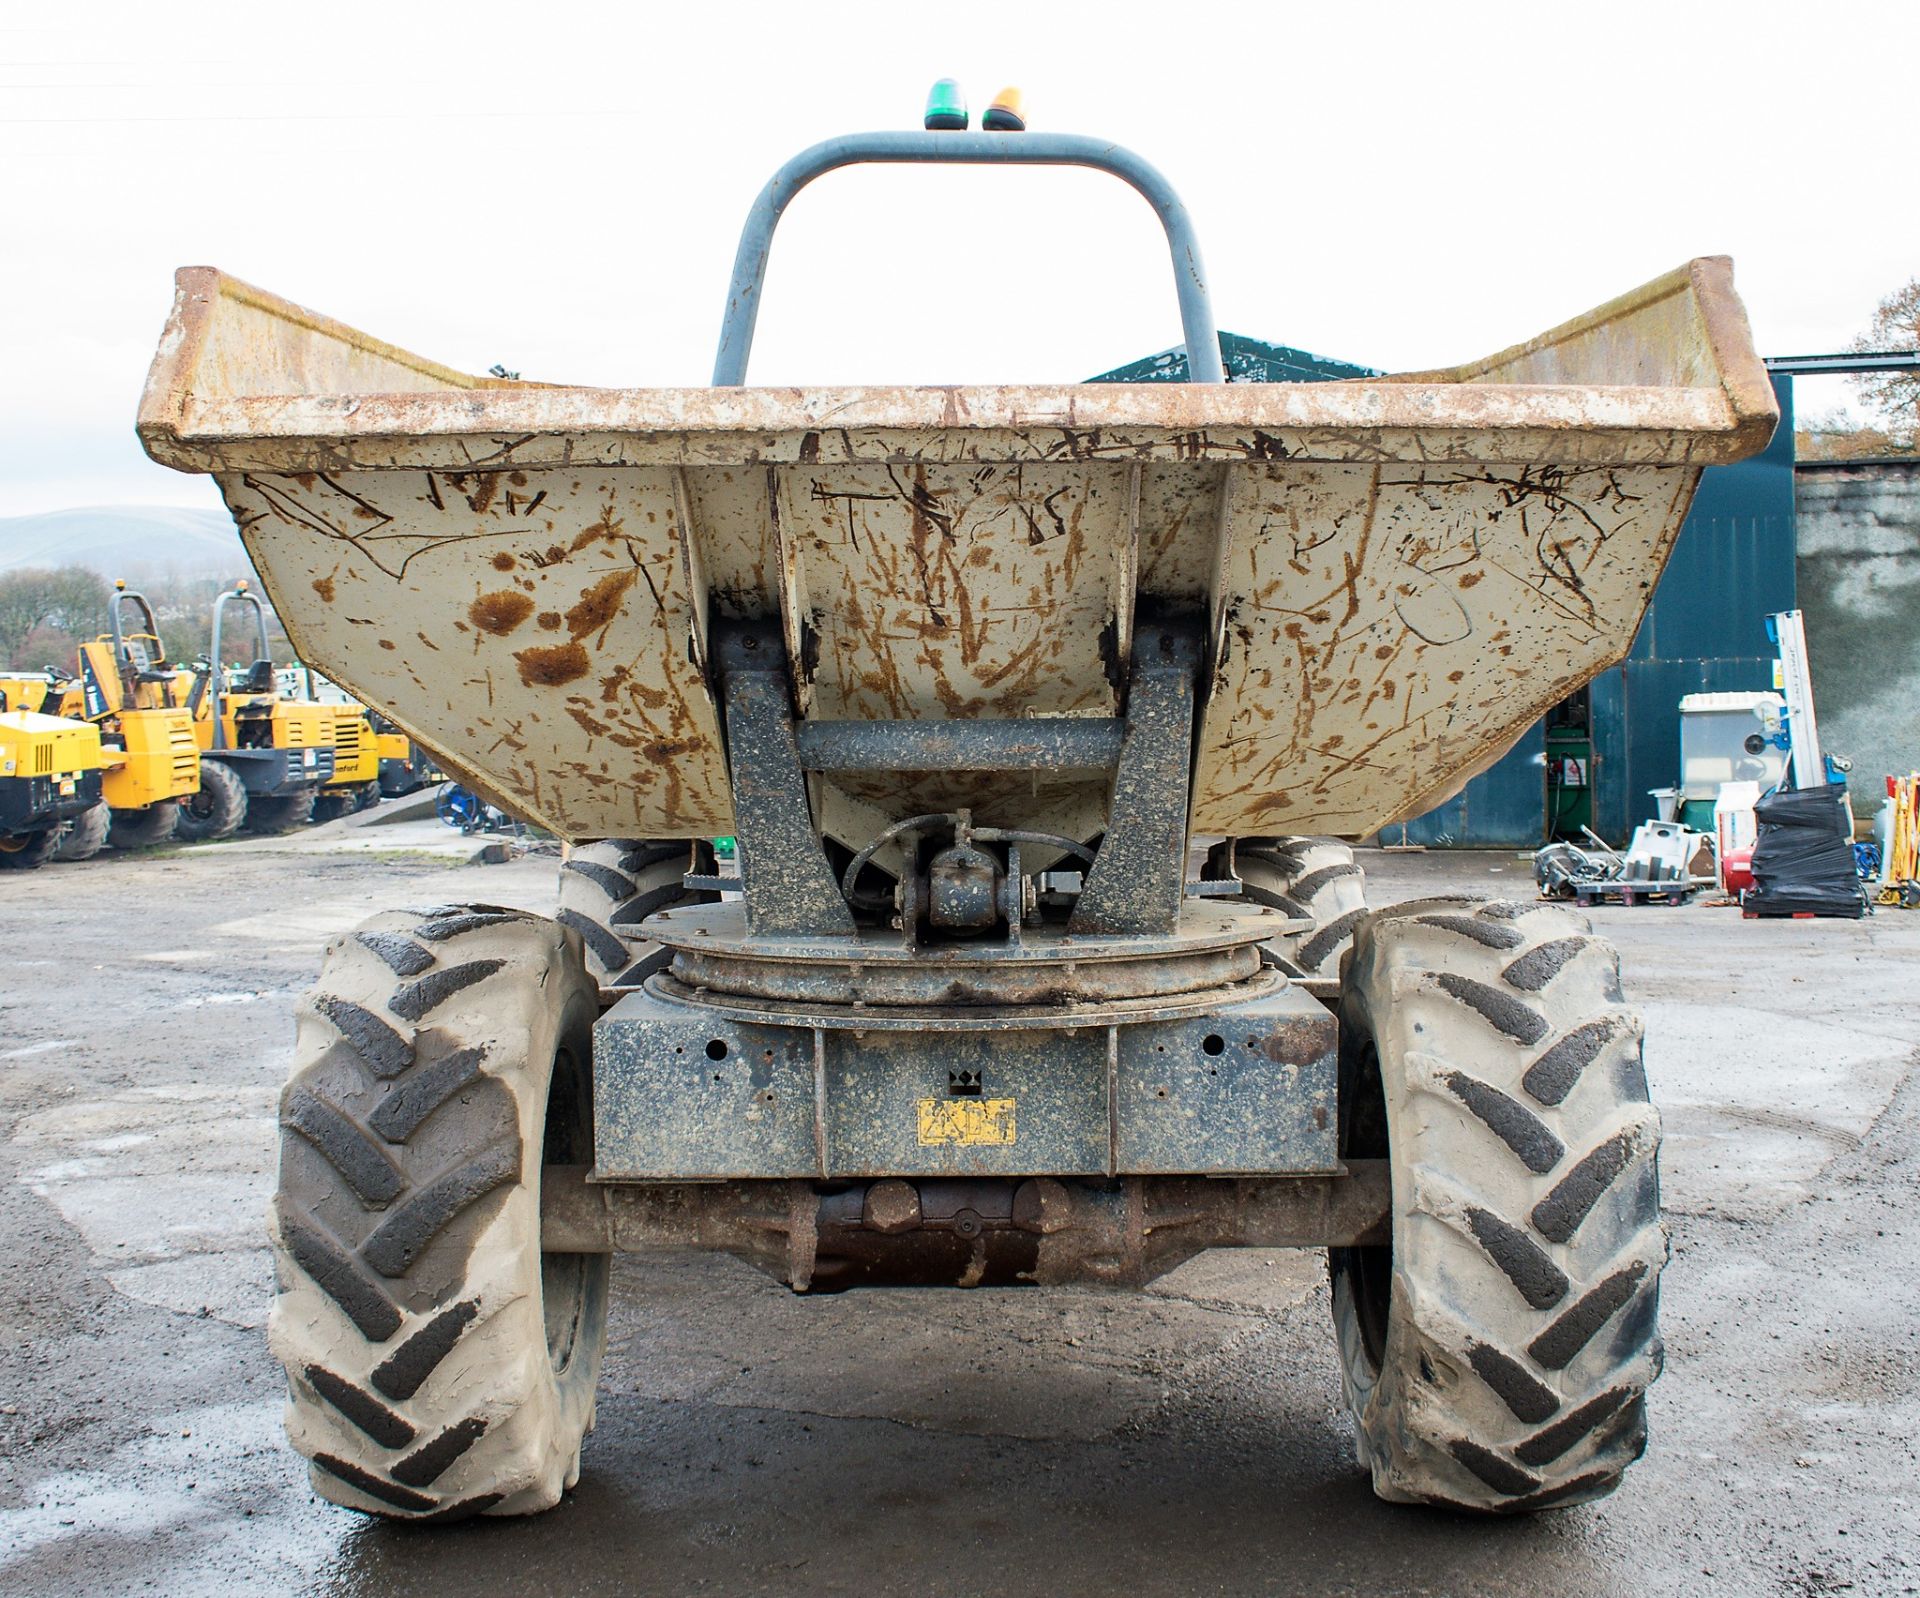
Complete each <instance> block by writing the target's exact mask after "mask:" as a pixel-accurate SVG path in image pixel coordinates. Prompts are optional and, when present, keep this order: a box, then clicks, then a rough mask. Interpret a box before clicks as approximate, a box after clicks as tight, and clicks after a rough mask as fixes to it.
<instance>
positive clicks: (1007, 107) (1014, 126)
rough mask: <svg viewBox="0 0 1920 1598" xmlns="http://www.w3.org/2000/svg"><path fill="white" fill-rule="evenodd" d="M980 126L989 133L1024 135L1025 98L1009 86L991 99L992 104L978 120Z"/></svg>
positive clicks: (1025, 119) (1025, 120)
mask: <svg viewBox="0 0 1920 1598" xmlns="http://www.w3.org/2000/svg"><path fill="white" fill-rule="evenodd" d="M980 126H981V127H983V128H985V129H986V130H987V132H989V133H1025V132H1026V131H1027V97H1026V96H1025V95H1024V94H1022V93H1021V92H1020V91H1019V90H1018V89H1016V88H1014V87H1013V86H1012V85H1011V84H1009V85H1008V86H1007V87H1006V88H1004V89H1002V90H1001V91H1000V92H999V93H998V94H996V95H995V96H994V97H993V104H992V105H990V106H988V107H987V109H986V112H985V114H984V115H982V116H981V118H980Z"/></svg>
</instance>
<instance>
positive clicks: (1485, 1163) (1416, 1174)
mask: <svg viewBox="0 0 1920 1598" xmlns="http://www.w3.org/2000/svg"><path fill="white" fill-rule="evenodd" d="M1341 1031H1342V1049H1343V1054H1345V1055H1347V1056H1348V1057H1349V1058H1350V1059H1352V1058H1359V1057H1360V1056H1359V1055H1358V1054H1357V1053H1356V1052H1355V1051H1360V1050H1363V1049H1364V1046H1365V1043H1366V1041H1367V1040H1369V1039H1371V1040H1373V1041H1374V1043H1375V1045H1376V1047H1377V1058H1378V1061H1379V1071H1380V1079H1381V1083H1382V1091H1383V1095H1384V1102H1385V1105H1386V1112H1387V1120H1388V1123H1389V1126H1390V1129H1391V1130H1390V1136H1391V1142H1392V1151H1391V1152H1392V1163H1393V1184H1394V1251H1393V1270H1392V1278H1391V1312H1390V1317H1389V1320H1388V1323H1387V1330H1386V1337H1385V1347H1384V1350H1383V1357H1382V1358H1381V1359H1380V1360H1379V1362H1378V1363H1377V1364H1376V1363H1375V1362H1374V1361H1373V1359H1372V1358H1371V1357H1370V1356H1369V1354H1368V1351H1367V1348H1366V1344H1365V1337H1364V1334H1363V1332H1362V1330H1361V1325H1360V1319H1359V1317H1358V1315H1357V1313H1356V1310H1355V1291H1356V1289H1355V1277H1354V1276H1353V1275H1351V1274H1345V1273H1347V1272H1350V1271H1352V1269H1353V1267H1352V1266H1351V1265H1350V1264H1346V1263H1343V1258H1342V1256H1341V1255H1340V1254H1338V1253H1336V1255H1335V1261H1334V1263H1335V1272H1334V1278H1335V1292H1334V1301H1335V1323H1336V1329H1337V1331H1338V1334H1339V1339H1340V1345H1341V1354H1342V1361H1343V1365H1344V1367H1345V1378H1346V1387H1347V1394H1348V1400H1349V1404H1350V1406H1351V1407H1352V1410H1353V1413H1354V1419H1355V1424H1356V1428H1357V1431H1358V1433H1359V1436H1358V1451H1359V1453H1360V1456H1361V1460H1362V1462H1363V1463H1364V1464H1367V1465H1369V1466H1370V1467H1371V1469H1372V1473H1373V1478H1374V1487H1375V1490H1376V1492H1378V1493H1379V1494H1380V1496H1382V1497H1384V1498H1388V1499H1393V1500H1398V1501H1411V1502H1425V1503H1432V1504H1441V1505H1447V1506H1450V1507H1454V1508H1460V1509H1467V1510H1473V1511H1480V1512H1492V1513H1523V1512H1527V1511H1530V1510H1535V1509H1542V1508H1548V1507H1554V1506H1558V1505H1564V1504H1571V1503H1577V1502H1582V1501H1585V1500H1588V1499H1592V1498H1597V1497H1600V1496H1603V1495H1604V1494H1606V1493H1608V1492H1610V1491H1612V1490H1613V1487H1614V1486H1615V1485H1616V1484H1617V1482H1618V1481H1619V1478H1620V1475H1621V1472H1623V1471H1624V1470H1625V1469H1626V1468H1627V1466H1628V1465H1630V1464H1631V1463H1632V1462H1633V1461H1634V1460H1635V1459H1637V1458H1638V1457H1639V1455H1640V1453H1641V1452H1642V1451H1643V1449H1644V1447H1645V1442H1646V1420H1645V1413H1646V1411H1645V1393H1646V1389H1647V1387H1648V1386H1649V1384H1650V1383H1651V1382H1652V1381H1653V1380H1654V1379H1655V1378H1656V1377H1657V1376H1658V1374H1659V1371H1660V1367H1661V1362H1662V1353H1661V1346H1660V1341H1659V1337H1658V1333H1657V1330H1656V1325H1655V1314H1656V1305H1657V1296H1658V1279H1659V1273H1660V1268H1661V1266H1662V1265H1663V1264H1664V1263H1665V1259H1666V1239H1665V1233H1664V1230H1663V1228H1662V1226H1661V1222H1660V1217H1659V1200H1658V1175H1657V1160H1658V1148H1659V1120H1658V1116H1657V1114H1656V1113H1655V1111H1654V1109H1653V1107H1652V1106H1651V1104H1650V1103H1649V1102H1648V1100H1647V1090H1646V1077H1645V1072H1644V1068H1643V1066H1642V1064H1641V1059H1640V1054H1641V1042H1640V1039H1641V1025H1640V1021H1639V1018H1638V1016H1637V1015H1636V1014H1635V1013H1634V1012H1633V1011H1632V1010H1630V1009H1628V1008H1627V1007H1626V1005H1625V1003H1624V1000H1623V998H1622V995H1621V991H1620V985H1619V959H1618V956H1617V955H1616V954H1615V952H1614V950H1613V948H1612V947H1611V945H1609V944H1607V943H1606V942H1605V941H1604V940H1602V939H1600V938H1597V937H1595V936H1593V935H1592V932H1591V930H1590V928H1589V927H1588V926H1587V924H1586V922H1585V920H1584V918H1582V917H1580V916H1578V915H1576V914H1575V913H1573V912H1572V911H1569V910H1566V909H1562V908H1559V907H1556V906H1550V905H1543V904H1539V903H1538V902H1529V903H1507V902H1501V901H1494V902H1490V903H1486V904H1481V905H1466V906H1462V907H1459V908H1457V909H1456V908H1454V907H1451V906H1449V907H1444V908H1442V909H1438V910H1429V911H1427V912H1426V913H1414V914H1411V915H1409V914H1398V915H1395V914H1385V915H1379V916H1375V917H1373V918H1371V919H1370V920H1369V922H1368V923H1367V925H1366V926H1364V927H1363V928H1362V929H1361V931H1360V933H1359V935H1358V937H1357V938H1356V940H1355V942H1354V945H1353V948H1352V951H1351V953H1350V954H1349V955H1348V956H1347V972H1346V976H1345V982H1344V986H1343V991H1342V998H1341ZM1569 1040H1580V1041H1578V1043H1577V1044H1574V1045H1573V1046H1572V1047H1571V1051H1570V1044H1569ZM1556 1051H1559V1052H1558V1054H1557V1055H1556ZM1569 1052H1571V1053H1573V1054H1574V1055H1576V1056H1577V1057H1578V1060H1579V1062H1580V1068H1579V1070H1578V1071H1577V1072H1572V1071H1568V1070H1565V1069H1555V1070H1549V1071H1547V1072H1545V1073H1542V1072H1541V1071H1540V1070H1539V1066H1540V1062H1542V1061H1543V1060H1553V1059H1555V1058H1560V1059H1564V1058H1566V1056H1567V1054H1568V1053H1569ZM1348 1258H1349V1259H1351V1258H1357V1256H1349V1257H1348Z"/></svg>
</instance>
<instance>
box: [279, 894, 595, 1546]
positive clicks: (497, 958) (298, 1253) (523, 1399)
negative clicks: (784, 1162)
mask: <svg viewBox="0 0 1920 1598" xmlns="http://www.w3.org/2000/svg"><path fill="white" fill-rule="evenodd" d="M597 1013H598V993H597V990H596V988H595V986H594V983H593V980H592V979H591V978H590V977H589V976H588V975H587V973H586V969H585V967H584V965H583V964H582V961H581V951H580V941H579V939H578V938H577V937H576V936H573V935H571V934H569V933H568V932H566V931H565V930H564V929H562V928H561V927H559V926H557V925H556V924H555V923H554V922H551V921H546V920H542V919H540V918H538V917H535V916H529V915H524V914H522V913H520V912H518V911H510V910H502V909H499V908H497V907H494V906H490V905H443V906H439V907H436V908H433V909H428V910H416V911H399V912H394V913H390V914H387V915H382V916H377V917H375V918H374V919H373V920H371V921H369V922H367V923H366V924H365V925H363V926H361V927H360V928H359V929H357V930H356V931H355V932H353V933H350V934H347V935H346V936H343V937H340V938H337V939H335V940H334V941H333V943H332V944H330V945H329V946H328V949H327V954H326V959H325V961H324V963H323V965H322V968H321V975H320V980H319V983H318V984H317V986H316V987H315V988H314V990H313V992H312V993H311V994H310V995H309V996H308V997H307V999H306V1000H305V1001H303V1002H302V1004H301V1006H300V1008H299V1012H298V1030H297V1039H296V1044H295V1069H294V1074H293V1077H292V1080H291V1081H290V1082H289V1083H288V1085H287V1088H286V1091H285V1093H284V1095H283V1096H282V1099H281V1104H280V1122H281V1129H282V1130H281V1145H280V1183H279V1190H278V1193H277V1194H276V1196H275V1199H274V1206H273V1212H272V1218H271V1224H272V1233H273V1240H274V1247H275V1251H276V1255H277V1260H278V1267H279V1281H280V1290H279V1293H278V1295H277V1296H276V1298H275V1300H274V1304H273V1311H272V1314H271V1316H270V1318H269V1321H268V1338H269V1341H270V1343H271V1345H272V1348H273V1351H274V1353H275V1355H276V1356H278V1358H279V1359H280V1361H281V1363H282V1364H283V1365H285V1367H286V1370H287V1379H288V1386H289V1402H288V1406H287V1433H288V1437H289V1439H290V1440H291V1441H292V1443H293V1446H294V1447H295V1448H296V1449H297V1450H298V1451H299V1452H300V1453H301V1454H303V1455H305V1456H306V1458H307V1459H308V1460H309V1461H310V1462H311V1465H312V1478H313V1486H314V1490H315V1491H316V1492H318V1493H319V1494H320V1495H321V1496H323V1497H325V1498H328V1499H330V1500H332V1501H333V1502H335V1503H339V1504H345V1505H347V1506H348V1507H350V1508H354V1509H359V1510H364V1511H366V1512H368V1513H370V1514H377V1515H384V1516H390V1517H397V1518H403V1519H408V1520H425V1521H444V1520H457V1519H463V1518H465V1517H467V1516H470V1515H477V1514H483V1513H484V1514H492V1515H520V1514H531V1513H534V1512H536V1511H538V1510H542V1509H546V1508H549V1507H551V1506H552V1505H553V1504H555V1503H557V1502H558V1501H559V1499H560V1496H561V1494H562V1493H563V1492H565V1491H566V1489H567V1488H569V1487H571V1486H572V1485H573V1483H574V1481H575V1480H576V1479H577V1477H578V1474H579V1457H580V1443H581V1439H582V1438H583V1437H584V1435H585V1434H586V1431H587V1429H588V1427H589V1426H590V1424H591V1422H592V1416H593V1390H594V1382H595V1379H596V1378H597V1376H598V1372H599V1366H600V1359H601V1355H602V1352H603V1350H604V1347H605V1341H606V1313H607V1279H608V1260H607V1258H606V1257H605V1256H592V1255H543V1254H542V1253H541V1250H540V1174H541V1168H542V1165H543V1164H544V1163H547V1162H559V1163H568V1164H576V1163H577V1164H590V1163H591V1160H592V1106H591V1095H592V1086H591V1083H592V1061H591V1049H592V1028H593V1022H594V1018H595V1016H596V1015H597Z"/></svg>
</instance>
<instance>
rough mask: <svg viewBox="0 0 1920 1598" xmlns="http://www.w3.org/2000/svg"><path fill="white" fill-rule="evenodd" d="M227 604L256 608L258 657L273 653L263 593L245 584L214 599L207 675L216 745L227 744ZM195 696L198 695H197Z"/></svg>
mask: <svg viewBox="0 0 1920 1598" xmlns="http://www.w3.org/2000/svg"><path fill="white" fill-rule="evenodd" d="M228 605H250V606H252V607H253V631H254V639H255V642H256V644H257V645H258V648H257V650H256V658H257V659H259V660H264V661H268V662H271V661H272V659H273V655H272V653H271V652H270V651H269V650H268V648H267V607H266V606H265V605H263V604H261V603H260V596H259V595H258V594H256V593H255V592H254V591H253V590H252V589H250V588H249V587H248V586H247V585H246V584H245V583H241V584H240V585H239V586H238V587H235V588H229V589H226V590H225V591H224V592H222V593H221V594H220V595H219V596H218V597H217V598H216V599H215V600H214V602H213V636H212V638H211V639H209V640H208V642H207V655H208V657H209V658H208V665H209V667H210V668H211V669H210V670H209V671H208V673H207V676H208V678H209V680H210V682H211V684H212V687H213V747H214V748H216V749H224V748H226V747H227V735H226V727H225V718H226V699H227V673H226V668H225V667H224V666H223V665H222V664H221V658H220V656H221V651H220V635H221V632H222V630H223V624H224V622H225V620H226V611H227V606H228ZM195 697H196V699H197V698H198V695H196V696H195Z"/></svg>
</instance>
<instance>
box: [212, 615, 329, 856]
mask: <svg viewBox="0 0 1920 1598" xmlns="http://www.w3.org/2000/svg"><path fill="white" fill-rule="evenodd" d="M236 608H237V609H239V610H242V611H245V612H247V613H248V615H249V617H250V627H249V630H250V632H251V633H252V644H253V660H252V662H251V664H249V665H247V666H240V667H232V668H229V667H228V666H226V665H225V664H224V663H223V660H224V648H223V646H224V645H226V644H227V643H229V642H231V640H230V639H229V638H228V636H227V630H226V620H227V613H228V611H229V610H231V609H236ZM207 653H208V656H209V658H210V660H211V662H212V664H211V665H209V666H204V667H201V668H199V669H197V670H192V671H188V670H182V669H180V668H177V667H176V668H174V676H175V679H176V682H177V683H183V684H185V685H186V695H187V699H186V703H187V708H188V709H189V710H190V711H191V712H192V713H193V733H194V742H195V743H196V744H197V745H198V746H199V749H200V787H199V789H198V791H197V792H195V793H193V794H191V795H189V796H188V797H187V798H185V799H183V800H182V801H181V803H180V820H179V825H178V828H177V832H178V835H179V836H180V837H182V838H187V839H191V840H193V841H195V842H199V841H202V840H205V839H209V838H225V837H230V836H231V835H232V834H233V833H235V832H237V831H239V830H240V828H241V827H242V826H245V827H247V828H248V829H250V830H251V831H254V832H285V831H287V830H289V829H290V828H293V827H297V826H299V825H300V824H301V823H302V822H305V821H307V820H309V819H310V818H311V817H312V815H313V801H314V796H315V795H316V794H317V793H319V791H320V790H321V789H322V788H323V787H325V786H326V784H327V783H329V782H331V781H332V780H333V774H334V750H333V739H334V723H333V716H332V715H331V713H330V711H329V708H328V707H327V706H324V705H312V704H302V703H298V702H294V701H289V700H286V699H283V698H282V697H281V696H280V694H279V692H278V691H277V689H276V687H275V683H274V671H273V654H272V651H271V649H270V648H269V646H268V641H267V613H266V607H265V606H264V605H262V604H261V603H260V598H259V596H258V595H257V594H255V593H254V592H253V591H252V589H251V588H250V587H249V586H248V585H247V584H246V583H244V582H241V583H237V584H236V585H235V586H234V587H232V588H229V589H228V590H226V592H224V593H222V594H221V595H220V596H219V597H218V598H217V599H215V600H214V602H213V636H212V639H211V642H210V643H209V645H208V651H207Z"/></svg>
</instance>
